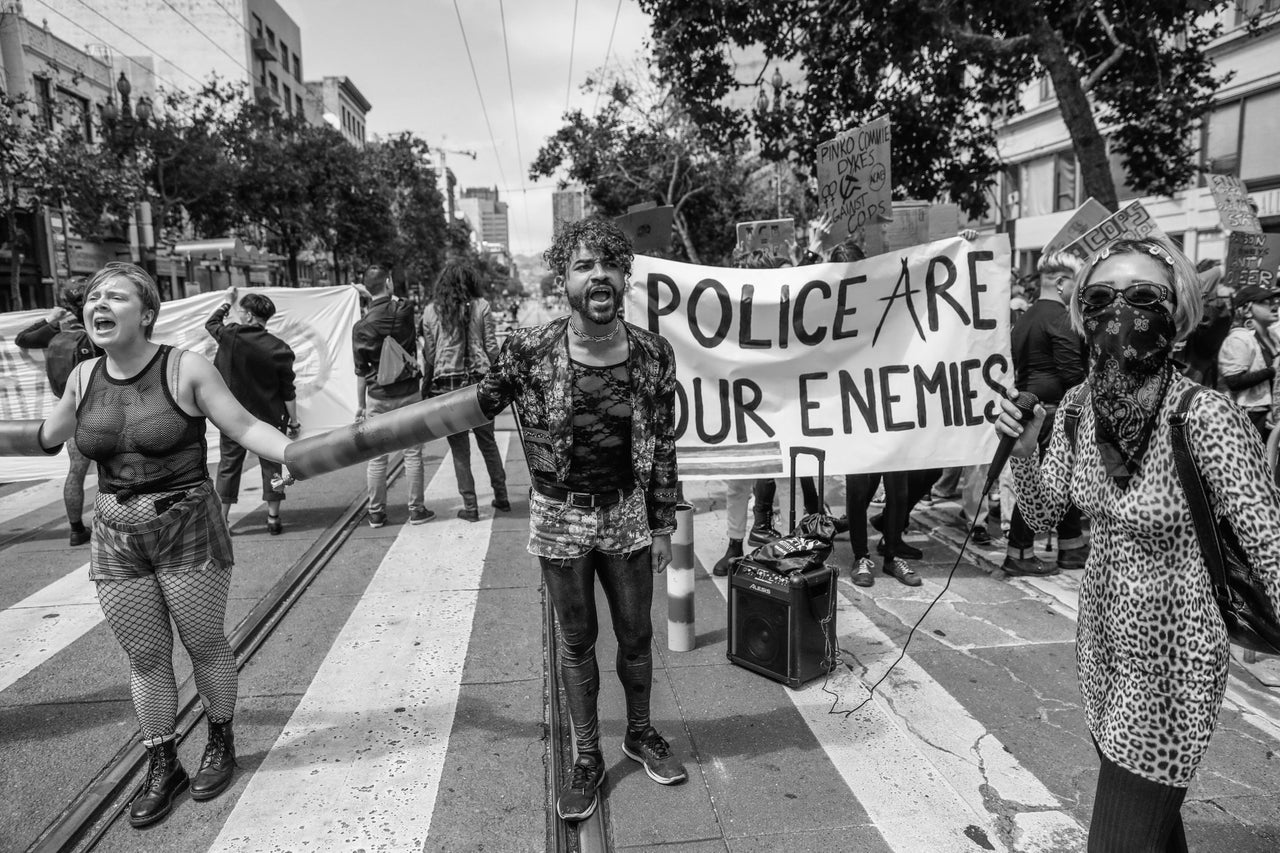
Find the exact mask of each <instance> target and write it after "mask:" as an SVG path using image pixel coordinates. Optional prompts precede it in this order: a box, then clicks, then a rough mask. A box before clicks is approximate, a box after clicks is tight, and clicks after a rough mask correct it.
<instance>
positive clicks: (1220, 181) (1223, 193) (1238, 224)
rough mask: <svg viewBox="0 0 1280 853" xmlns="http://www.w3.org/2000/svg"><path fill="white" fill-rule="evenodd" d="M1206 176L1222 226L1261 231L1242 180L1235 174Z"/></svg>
mask: <svg viewBox="0 0 1280 853" xmlns="http://www.w3.org/2000/svg"><path fill="white" fill-rule="evenodd" d="M1206 178H1208V181H1209V191H1210V192H1212V193H1213V203H1214V204H1216V205H1217V206H1218V215H1219V216H1221V217H1222V227H1223V228H1226V229H1227V230H1229V231H1248V232H1250V233H1252V234H1260V233H1262V223H1261V222H1259V221H1258V214H1256V213H1254V212H1253V208H1251V207H1250V206H1249V191H1248V190H1247V189H1245V186H1244V182H1243V181H1241V180H1240V179H1239V178H1237V177H1236V176H1235V175H1206Z"/></svg>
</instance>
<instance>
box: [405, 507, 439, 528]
mask: <svg viewBox="0 0 1280 853" xmlns="http://www.w3.org/2000/svg"><path fill="white" fill-rule="evenodd" d="M435 517H436V513H435V510H430V509H427V508H426V507H425V506H420V507H418V508H417V509H412V510H409V523H410V524H426V523H427V522H428V521H430V520H431V519H433V518H435Z"/></svg>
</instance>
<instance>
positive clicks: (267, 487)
mask: <svg viewBox="0 0 1280 853" xmlns="http://www.w3.org/2000/svg"><path fill="white" fill-rule="evenodd" d="M235 301H236V289H235V288H234V287H233V288H231V289H230V290H228V291H227V301H226V302H224V303H222V304H221V305H219V306H218V308H217V309H216V310H214V312H213V314H212V315H210V317H209V319H208V321H206V322H205V324H204V327H205V329H206V330H207V331H208V332H209V334H210V335H212V336H213V339H214V340H216V341H217V342H218V353H217V355H216V356H214V359H213V365H214V367H216V368H217V369H218V373H220V374H221V375H222V379H223V381H225V382H226V383H227V387H228V388H230V389H231V393H232V394H233V395H234V396H235V398H236V400H238V401H239V402H240V405H242V406H244V407H245V409H247V410H248V411H249V413H250V414H251V415H253V416H254V417H255V418H257V419H258V420H260V421H264V422H265V423H269V424H271V425H273V426H275V427H276V428H277V429H279V430H280V431H281V432H283V433H285V434H286V435H287V436H289V438H296V437H297V436H298V430H299V428H300V427H299V424H298V410H297V400H296V397H297V393H296V391H295V389H294V386H293V381H294V374H293V361H294V356H293V350H292V349H290V348H289V345H288V344H286V343H285V342H284V341H282V340H280V339H279V338H277V337H276V336H275V335H273V334H271V333H270V332H268V331H267V321H268V320H270V319H271V318H272V317H273V316H275V313H276V306H275V303H273V302H272V301H271V300H270V299H268V298H267V297H265V296H263V295H262V294H260V293H250V294H247V295H246V296H245V297H244V298H243V299H241V300H240V315H241V320H242V322H240V323H226V322H224V321H225V320H226V317H227V314H228V312H230V311H231V307H232V306H233V305H234V304H235ZM220 452H221V458H220V459H219V461H218V485H217V489H218V497H219V499H221V501H222V517H223V518H224V519H226V520H228V521H230V514H231V505H232V504H234V503H235V502H236V499H237V498H238V496H239V494H240V472H241V471H242V470H243V468H244V457H245V449H244V448H243V447H241V446H240V445H239V444H237V443H236V442H235V441H233V440H232V439H231V438H229V437H228V436H227V435H226V433H223V435H222V441H221V444H220ZM258 469H259V470H260V471H261V472H262V499H263V500H264V501H266V502H267V532H269V533H270V534H271V535H272V536H277V535H279V534H280V532H281V531H283V530H284V527H283V525H282V524H281V523H280V501H282V500H284V492H283V491H281V490H278V489H276V488H274V487H273V486H272V485H271V480H272V479H273V478H278V477H279V476H280V473H281V470H280V464H279V463H278V462H272V461H271V460H269V459H259V460H258Z"/></svg>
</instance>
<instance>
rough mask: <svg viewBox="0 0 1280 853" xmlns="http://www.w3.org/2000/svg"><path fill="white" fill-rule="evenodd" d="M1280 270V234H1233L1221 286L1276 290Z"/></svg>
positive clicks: (1228, 241)
mask: <svg viewBox="0 0 1280 853" xmlns="http://www.w3.org/2000/svg"><path fill="white" fill-rule="evenodd" d="M1278 270H1280V234H1253V233H1250V232H1248V231H1232V232H1231V234H1230V235H1229V236H1228V237H1227V261H1226V265H1225V267H1224V269H1223V273H1222V283H1223V284H1225V285H1228V286H1230V287H1235V288H1239V287H1244V286H1245V285H1246V284H1258V285H1261V286H1263V287H1266V288H1271V289H1274V288H1275V287H1276V276H1277V271H1278Z"/></svg>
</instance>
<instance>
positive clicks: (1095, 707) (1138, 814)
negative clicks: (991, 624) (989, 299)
mask: <svg viewBox="0 0 1280 853" xmlns="http://www.w3.org/2000/svg"><path fill="white" fill-rule="evenodd" d="M1196 283H1197V279H1196V276H1195V274H1194V270H1193V268H1192V267H1191V264H1190V262H1189V261H1188V260H1187V259H1186V257H1185V256H1183V255H1182V253H1181V252H1179V251H1178V250H1177V249H1176V248H1174V247H1173V246H1171V245H1169V244H1167V243H1165V242H1163V241H1161V242H1157V241H1152V240H1140V241H1129V240H1122V241H1117V242H1115V243H1113V244H1111V245H1110V246H1109V247H1107V248H1104V249H1103V250H1102V251H1101V252H1099V254H1098V255H1097V256H1095V257H1094V259H1093V261H1092V262H1091V263H1090V264H1088V265H1086V266H1085V268H1084V269H1083V270H1082V271H1081V273H1080V275H1079V277H1078V279H1077V287H1076V288H1075V290H1074V293H1073V294H1072V298H1071V305H1070V311H1071V316H1072V321H1073V324H1074V325H1075V327H1076V329H1077V330H1078V331H1080V332H1081V333H1082V334H1083V335H1084V336H1085V338H1086V340H1087V342H1088V344H1089V352H1090V372H1089V376H1088V379H1087V380H1086V382H1085V383H1084V384H1082V385H1080V386H1077V387H1076V388H1074V389H1072V391H1071V392H1069V393H1068V395H1067V398H1066V399H1065V400H1064V401H1063V403H1064V406H1065V405H1068V404H1071V403H1073V402H1074V403H1077V404H1079V405H1080V406H1081V411H1080V418H1079V421H1078V425H1077V429H1076V436H1075V440H1074V441H1072V440H1071V439H1070V438H1069V437H1068V435H1067V434H1066V431H1065V425H1064V419H1063V418H1058V419H1057V423H1055V424H1054V428H1053V436H1052V439H1051V441H1050V445H1049V449H1048V452H1047V453H1046V454H1045V456H1044V458H1043V460H1042V461H1041V464H1040V465H1036V464H1035V462H1034V461H1032V460H1033V457H1032V454H1033V453H1034V452H1035V450H1036V442H1035V439H1036V436H1037V434H1038V432H1039V427H1040V423H1041V421H1042V419H1043V417H1044V412H1043V409H1041V408H1040V407H1038V406H1037V407H1036V412H1035V415H1034V417H1033V418H1032V419H1031V420H1030V421H1029V422H1028V423H1027V424H1026V425H1025V426H1023V425H1020V424H1018V422H1017V410H1016V408H1014V407H1013V405H1012V404H1011V403H1008V402H1007V401H1006V403H1005V406H1004V409H1005V413H1004V414H1003V415H1002V416H1001V418H1000V420H999V421H998V422H997V427H996V428H997V430H998V431H999V432H1002V433H1004V434H1007V435H1015V436H1020V438H1019V440H1018V442H1017V443H1016V444H1015V446H1014V451H1013V455H1014V459H1013V462H1012V468H1013V475H1014V482H1015V487H1016V491H1017V496H1018V503H1019V504H1020V505H1021V506H1022V508H1023V512H1024V514H1025V515H1026V518H1027V520H1028V522H1030V523H1031V525H1032V526H1033V527H1034V528H1036V529H1039V530H1043V529H1051V528H1052V527H1053V525H1054V524H1055V523H1056V521H1057V519H1058V518H1059V517H1060V516H1061V515H1062V513H1063V511H1064V509H1065V508H1066V506H1067V502H1068V500H1070V501H1073V502H1074V503H1075V504H1076V505H1077V506H1079V507H1080V508H1081V509H1082V510H1083V511H1084V512H1085V513H1086V514H1087V515H1089V516H1090V518H1091V519H1092V522H1093V525H1092V537H1093V542H1092V552H1091V553H1090V556H1089V560H1088V563H1087V565H1086V567H1085V573H1084V577H1083V579H1082V582H1081V589H1080V618H1079V625H1078V629H1077V643H1076V661H1077V668H1078V671H1079V676H1080V688H1081V693H1082V694H1083V698H1084V709H1085V719H1086V722H1087V724H1088V727H1089V732H1090V734H1091V735H1092V736H1093V740H1094V744H1095V746H1096V747H1097V750H1098V754H1099V757H1100V759H1101V762H1102V769H1101V772H1100V774H1099V778H1098V788H1097V795H1096V797H1095V799H1094V811H1093V818H1092V822H1091V824H1090V828H1089V850H1090V851H1091V853H1092V851H1111V850H1115V851H1139V850H1151V851H1165V850H1169V851H1182V850H1186V849H1187V847H1186V838H1185V834H1184V831H1183V827H1182V818H1181V814H1180V809H1181V805H1182V800H1183V798H1184V797H1185V796H1186V789H1187V787H1188V786H1189V785H1190V784H1191V779H1192V776H1193V775H1194V773H1195V770H1196V766H1197V765H1198V764H1199V763H1200V759H1201V758H1202V757H1203V756H1204V753H1205V751H1206V749H1207V748H1208V746H1209V737H1210V735H1211V734H1212V733H1213V727H1214V724H1215V722H1216V720H1217V716H1218V711H1219V709H1220V708H1221V706H1222V697H1223V693H1224V692H1225V690H1226V682H1227V667H1228V663H1229V661H1230V656H1229V653H1228V648H1229V647H1228V642H1227V635H1226V629H1225V627H1224V626H1223V623H1222V619H1221V617H1220V615H1219V613H1218V610H1217V605H1216V603H1215V601H1214V599H1213V596H1212V592H1211V585H1210V581H1209V575H1208V571H1207V569H1206V568H1205V565H1204V560H1203V558H1202V555H1201V551H1200V546H1199V543H1198V542H1197V540H1196V534H1195V530H1194V528H1193V526H1192V521H1191V511H1190V508H1189V506H1188V504H1187V500H1186V496H1185V494H1184V493H1183V490H1182V487H1181V485H1180V484H1179V481H1178V478H1177V472H1176V470H1175V467H1174V464H1173V451H1172V445H1171V436H1170V427H1169V416H1170V414H1172V413H1173V412H1174V411H1175V410H1176V408H1177V405H1178V403H1179V401H1180V400H1181V398H1182V395H1183V394H1184V393H1186V392H1187V391H1189V390H1192V389H1194V388H1195V387H1196V386H1195V385H1194V383H1192V382H1191V381H1190V380H1188V379H1185V378H1183V377H1182V376H1180V375H1179V374H1178V373H1177V372H1176V370H1175V369H1174V366H1173V364H1172V362H1171V361H1170V358H1169V356H1170V353H1171V351H1172V348H1173V344H1174V342H1175V341H1176V340H1177V339H1180V338H1183V337H1185V336H1186V335H1187V334H1188V333H1189V332H1190V331H1191V330H1192V329H1194V328H1195V327H1196V324H1197V322H1198V320H1199V317H1200V313H1201V310H1202V306H1201V302H1200V293H1199V288H1198V287H1197V286H1196ZM1186 433H1187V439H1188V442H1189V444H1190V446H1191V450H1192V454H1193V456H1194V457H1195V461H1196V464H1197V466H1198V467H1199V469H1200V471H1201V472H1202V474H1203V477H1204V480H1205V483H1206V486H1207V490H1208V492H1209V500H1210V503H1211V504H1212V506H1213V510H1214V513H1215V515H1217V516H1219V517H1222V516H1226V517H1230V519H1231V521H1232V523H1233V525H1234V527H1235V530H1236V532H1237V535H1238V537H1239V539H1240V542H1241V544H1242V545H1243V547H1244V549H1245V551H1246V552H1247V553H1248V555H1249V557H1250V559H1251V561H1252V562H1253V564H1254V565H1255V566H1256V567H1257V568H1258V570H1259V572H1260V573H1261V575H1262V577H1263V578H1264V580H1265V583H1266V585H1267V588H1268V591H1269V592H1270V594H1271V597H1272V599H1273V600H1275V601H1277V602H1280V549H1277V547H1276V539H1275V535H1276V531H1277V529H1280V493H1278V492H1277V489H1276V487H1275V485H1274V481H1273V480H1272V477H1271V474H1270V472H1269V470H1268V468H1267V463H1266V458H1265V451H1264V448H1263V446H1262V443H1261V441H1260V440H1259V437H1258V433H1257V430H1256V429H1254V428H1253V426H1252V424H1251V423H1250V422H1249V419H1248V417H1247V416H1246V415H1245V414H1244V412H1242V411H1241V410H1240V409H1239V408H1238V407H1237V406H1236V405H1235V404H1234V403H1232V402H1231V401H1230V400H1229V399H1228V398H1227V397H1225V396H1223V395H1221V394H1219V393H1217V392H1214V391H1208V390H1205V389H1201V391H1200V393H1199V395H1198V396H1197V397H1196V398H1195V401H1194V403H1193V404H1192V406H1191V408H1190V410H1189V412H1188V417H1187V425H1186Z"/></svg>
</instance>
